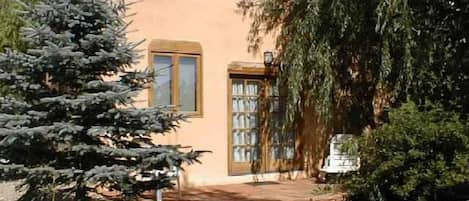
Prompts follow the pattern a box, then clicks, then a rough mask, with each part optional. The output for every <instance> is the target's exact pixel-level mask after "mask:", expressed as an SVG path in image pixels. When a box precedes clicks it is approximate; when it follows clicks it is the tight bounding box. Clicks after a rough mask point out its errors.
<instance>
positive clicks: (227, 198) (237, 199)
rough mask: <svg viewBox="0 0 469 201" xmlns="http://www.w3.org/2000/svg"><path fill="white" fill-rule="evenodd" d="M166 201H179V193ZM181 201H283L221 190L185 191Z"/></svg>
mask: <svg viewBox="0 0 469 201" xmlns="http://www.w3.org/2000/svg"><path fill="white" fill-rule="evenodd" d="M164 201H179V199H178V196H177V193H175V192H171V193H167V194H166V195H165V196H164ZM180 201H281V200H278V199H265V198H252V197H249V196H248V195H244V194H243V193H238V192H230V191H224V190H219V189H212V190H196V189H193V190H190V191H185V192H184V194H183V195H182V197H181V199H180Z"/></svg>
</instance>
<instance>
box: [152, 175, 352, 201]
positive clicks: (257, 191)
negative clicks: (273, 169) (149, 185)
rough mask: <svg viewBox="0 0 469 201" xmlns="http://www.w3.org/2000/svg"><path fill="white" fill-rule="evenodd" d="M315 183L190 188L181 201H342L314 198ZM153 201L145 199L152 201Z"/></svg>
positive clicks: (172, 200)
mask: <svg viewBox="0 0 469 201" xmlns="http://www.w3.org/2000/svg"><path fill="white" fill-rule="evenodd" d="M315 185H318V184H316V183H315V182H314V181H312V180H306V179H305V180H295V181H278V182H260V183H244V184H232V185H219V186H206V187H198V188H188V189H184V190H183V191H182V196H181V199H180V200H181V201H343V200H344V199H343V198H344V194H343V193H334V194H324V195H313V193H312V191H313V188H314V187H315ZM150 200H153V199H146V200H145V201H150ZM163 200H164V201H177V200H179V199H178V195H177V192H175V191H170V192H165V193H164V194H163Z"/></svg>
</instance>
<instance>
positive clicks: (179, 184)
mask: <svg viewBox="0 0 469 201" xmlns="http://www.w3.org/2000/svg"><path fill="white" fill-rule="evenodd" d="M176 182H177V185H178V200H181V197H182V192H181V183H180V181H179V175H178V176H177V179H176Z"/></svg>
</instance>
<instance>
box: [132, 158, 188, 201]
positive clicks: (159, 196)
mask: <svg viewBox="0 0 469 201" xmlns="http://www.w3.org/2000/svg"><path fill="white" fill-rule="evenodd" d="M148 173H149V174H148V175H150V176H143V175H138V176H137V180H139V181H151V180H154V179H157V178H158V176H159V175H160V174H166V175H167V176H169V177H171V178H175V179H176V185H177V191H178V200H181V185H180V179H179V168H178V167H176V166H173V167H171V169H169V170H152V171H149V172H148ZM155 198H156V201H163V191H162V190H161V189H158V187H157V188H156V189H155Z"/></svg>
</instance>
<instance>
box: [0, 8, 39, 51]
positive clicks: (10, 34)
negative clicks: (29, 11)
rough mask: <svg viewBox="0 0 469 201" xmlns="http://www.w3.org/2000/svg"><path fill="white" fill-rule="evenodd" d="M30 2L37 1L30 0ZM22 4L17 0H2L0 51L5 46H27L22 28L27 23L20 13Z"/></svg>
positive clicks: (0, 10) (17, 47) (20, 47)
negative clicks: (22, 35) (22, 36)
mask: <svg viewBox="0 0 469 201" xmlns="http://www.w3.org/2000/svg"><path fill="white" fill-rule="evenodd" d="M28 2H35V0H29V1H28ZM19 10H20V4H19V3H18V2H17V1H16V0H0V19H1V20H0V27H2V28H1V29H0V52H3V51H4V49H5V48H12V49H22V48H25V47H24V46H25V44H24V42H23V41H22V40H21V35H20V28H21V27H22V26H24V24H25V23H26V22H25V21H24V20H23V19H21V18H20V15H19Z"/></svg>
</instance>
